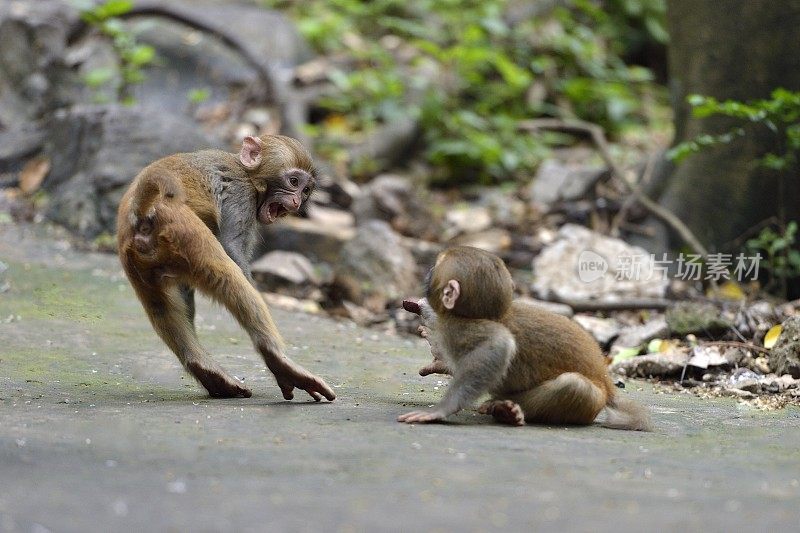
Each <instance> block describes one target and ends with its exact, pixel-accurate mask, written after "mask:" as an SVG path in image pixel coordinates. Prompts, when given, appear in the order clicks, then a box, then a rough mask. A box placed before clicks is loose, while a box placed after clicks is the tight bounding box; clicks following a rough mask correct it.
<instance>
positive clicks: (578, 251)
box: [533, 224, 668, 302]
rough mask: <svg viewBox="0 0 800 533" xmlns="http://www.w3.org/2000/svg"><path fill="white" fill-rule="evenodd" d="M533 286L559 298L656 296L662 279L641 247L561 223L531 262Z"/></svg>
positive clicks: (663, 274)
mask: <svg viewBox="0 0 800 533" xmlns="http://www.w3.org/2000/svg"><path fill="white" fill-rule="evenodd" d="M533 273H534V281H533V290H534V292H535V293H536V295H537V296H538V297H539V298H543V299H545V300H560V301H565V302H569V301H585V300H595V301H601V302H618V301H621V300H625V299H627V298H662V297H663V296H664V294H665V292H666V289H667V285H668V280H667V278H666V272H665V271H660V270H659V269H658V268H657V265H656V264H655V262H654V261H653V258H652V257H651V255H650V254H649V253H648V252H647V251H645V250H644V249H642V248H638V247H635V246H630V245H629V244H627V243H625V242H624V241H621V240H619V239H614V238H611V237H607V236H605V235H602V234H600V233H597V232H594V231H592V230H589V229H587V228H584V227H582V226H578V225H575V224H567V225H565V226H563V227H562V228H561V229H560V230H559V231H558V235H557V237H556V239H555V240H554V241H553V242H552V243H551V244H549V245H548V246H547V247H545V248H544V249H543V250H542V252H541V253H540V254H539V255H538V256H537V257H536V259H534V261H533Z"/></svg>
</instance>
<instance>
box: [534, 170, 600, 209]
mask: <svg viewBox="0 0 800 533" xmlns="http://www.w3.org/2000/svg"><path fill="white" fill-rule="evenodd" d="M603 172H605V169H604V168H601V167H594V168H592V167H586V166H585V165H582V164H575V163H565V162H562V161H559V160H556V159H548V160H547V161H545V162H544V163H542V164H541V165H539V169H538V170H537V171H536V176H535V177H534V179H533V183H532V185H531V187H530V189H529V194H530V197H531V200H532V201H533V202H534V204H536V205H538V206H539V207H540V208H542V207H543V208H544V209H545V210H546V209H547V208H549V207H552V206H553V205H554V204H556V203H558V202H561V201H569V200H578V199H580V198H583V197H584V196H585V195H586V193H587V192H588V191H589V189H590V188H591V187H592V186H593V185H594V184H595V183H597V180H599V179H600V177H601V176H602V175H603Z"/></svg>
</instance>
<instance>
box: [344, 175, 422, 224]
mask: <svg viewBox="0 0 800 533" xmlns="http://www.w3.org/2000/svg"><path fill="white" fill-rule="evenodd" d="M419 190H420V188H419V187H415V186H414V184H413V183H411V181H410V180H409V179H408V178H406V177H404V176H401V175H397V174H383V175H380V176H378V177H376V178H375V179H373V180H372V181H370V182H369V183H368V184H367V185H365V186H364V187H363V188H362V189H361V192H360V194H358V195H357V196H356V197H355V199H354V201H353V206H352V210H353V214H354V215H355V217H356V223H357V224H362V223H364V222H366V221H368V220H373V219H376V220H383V221H385V222H388V223H389V224H391V226H392V228H393V229H394V230H395V231H397V232H399V233H401V234H403V235H408V236H412V237H418V238H423V237H425V238H428V239H430V238H432V237H433V236H434V235H435V233H436V226H435V224H432V220H433V217H432V215H431V213H430V210H429V209H428V208H427V207H426V205H425V203H424V202H423V201H422V198H421V197H420V193H419Z"/></svg>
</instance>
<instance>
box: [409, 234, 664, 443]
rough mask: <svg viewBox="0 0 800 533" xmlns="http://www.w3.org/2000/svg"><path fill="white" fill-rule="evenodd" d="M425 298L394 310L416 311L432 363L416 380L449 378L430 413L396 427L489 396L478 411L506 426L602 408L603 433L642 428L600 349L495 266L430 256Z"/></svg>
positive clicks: (472, 256)
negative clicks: (518, 292) (518, 291)
mask: <svg viewBox="0 0 800 533" xmlns="http://www.w3.org/2000/svg"><path fill="white" fill-rule="evenodd" d="M426 285H427V290H426V292H427V298H425V299H422V300H420V301H419V302H415V301H410V300H407V301H405V302H404V303H403V307H404V308H405V309H406V310H407V311H410V312H414V313H417V314H420V315H421V316H422V319H423V326H422V327H421V332H422V335H423V337H426V338H427V339H428V341H429V343H430V345H431V353H432V354H433V356H434V361H433V363H431V364H430V365H428V366H426V367H424V368H422V369H421V370H420V374H422V375H427V374H431V373H441V374H445V373H446V374H452V375H453V380H452V382H451V383H450V386H449V387H448V389H447V392H446V393H445V396H444V398H443V399H442V400H441V401H440V402H439V404H438V405H436V406H435V407H434V408H433V409H432V410H430V411H414V412H411V413H406V414H404V415H401V416H400V417H399V418H398V420H399V421H400V422H406V423H416V422H421V423H422V422H434V421H438V420H444V419H445V418H446V417H447V416H449V415H452V414H453V413H456V412H458V411H460V410H461V409H464V408H466V407H469V406H470V405H472V404H473V403H474V402H475V401H476V400H477V399H478V398H479V397H480V396H481V395H482V394H484V393H487V392H488V393H489V395H490V397H491V399H490V400H489V401H487V402H485V403H484V404H483V405H481V406H480V407H479V409H478V412H480V413H482V414H489V415H492V416H493V417H494V418H495V420H497V421H499V422H503V423H506V424H512V425H518V426H521V425H524V424H525V421H528V422H540V423H545V424H591V423H592V422H593V421H594V419H595V418H596V417H597V415H598V414H599V413H600V411H601V410H603V409H604V408H605V410H606V420H605V422H604V423H603V425H604V426H606V427H611V428H617V429H634V430H649V429H650V421H649V416H648V414H647V411H646V410H645V409H644V408H643V407H642V406H640V405H639V404H637V403H635V402H633V401H631V400H629V399H626V398H620V397H619V396H618V395H617V394H616V393H617V390H616V388H615V387H614V384H613V383H612V382H611V379H610V378H609V375H608V371H607V370H606V365H605V362H604V360H603V356H602V353H601V352H600V347H599V346H598V345H597V343H596V342H595V340H594V339H593V338H592V337H591V336H590V335H589V334H588V333H587V332H586V331H585V330H584V329H583V328H581V327H580V326H579V325H578V324H577V323H575V322H573V321H572V320H570V319H568V318H566V317H563V316H560V315H556V314H554V313H551V312H549V311H545V310H543V309H539V308H536V307H533V306H530V305H526V304H524V303H521V302H514V301H512V299H513V287H514V283H513V281H512V279H511V274H510V273H509V271H508V269H507V268H506V266H505V265H504V264H503V261H502V260H501V259H500V258H499V257H497V256H495V255H493V254H490V253H488V252H485V251H483V250H479V249H477V248H471V247H467V246H459V247H455V248H450V249H448V250H445V251H444V252H442V253H441V254H439V257H438V258H437V259H436V264H435V265H434V267H433V268H432V269H431V271H430V273H429V274H428V278H427V280H426Z"/></svg>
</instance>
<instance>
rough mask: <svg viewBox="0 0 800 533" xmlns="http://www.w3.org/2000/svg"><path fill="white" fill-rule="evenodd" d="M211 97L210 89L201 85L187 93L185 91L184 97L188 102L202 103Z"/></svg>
mask: <svg viewBox="0 0 800 533" xmlns="http://www.w3.org/2000/svg"><path fill="white" fill-rule="evenodd" d="M209 98H211V89H209V88H208V87H203V88H202V89H192V90H191V91H189V92H188V93H186V99H187V100H189V103H190V104H194V105H197V104H202V103H203V102H205V101H206V100H208V99H209Z"/></svg>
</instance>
